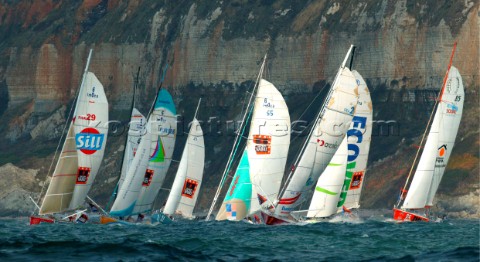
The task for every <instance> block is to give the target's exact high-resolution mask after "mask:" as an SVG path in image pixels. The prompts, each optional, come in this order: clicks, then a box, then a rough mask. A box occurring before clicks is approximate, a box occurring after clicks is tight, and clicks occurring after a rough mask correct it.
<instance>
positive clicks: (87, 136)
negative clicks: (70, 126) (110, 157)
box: [75, 127, 104, 155]
mask: <svg viewBox="0 0 480 262" xmlns="http://www.w3.org/2000/svg"><path fill="white" fill-rule="evenodd" d="M103 140H104V134H100V132H98V130H97V129H95V128H93V127H87V128H85V129H83V130H82V131H81V132H80V133H78V134H76V135H75V143H76V145H77V149H79V150H80V151H81V152H82V153H84V154H86V155H91V154H94V153H95V152H97V150H100V149H102V145H103Z"/></svg>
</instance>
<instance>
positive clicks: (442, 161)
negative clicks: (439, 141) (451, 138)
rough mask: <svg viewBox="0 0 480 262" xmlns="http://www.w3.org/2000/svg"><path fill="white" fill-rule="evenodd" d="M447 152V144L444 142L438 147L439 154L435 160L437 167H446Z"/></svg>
mask: <svg viewBox="0 0 480 262" xmlns="http://www.w3.org/2000/svg"><path fill="white" fill-rule="evenodd" d="M445 153H447V145H446V144H443V145H441V146H440V147H439V148H438V156H437V158H436V160H435V167H445V166H446V165H445V159H444V156H445Z"/></svg>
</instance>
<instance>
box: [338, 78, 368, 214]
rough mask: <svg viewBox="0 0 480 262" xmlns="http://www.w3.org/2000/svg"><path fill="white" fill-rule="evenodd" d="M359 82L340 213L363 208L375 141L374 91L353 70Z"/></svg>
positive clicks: (339, 205) (339, 204) (349, 138)
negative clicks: (373, 130)
mask: <svg viewBox="0 0 480 262" xmlns="http://www.w3.org/2000/svg"><path fill="white" fill-rule="evenodd" d="M352 73H353V75H354V76H355V78H356V81H357V84H358V103H357V107H356V110H355V115H354V117H353V119H352V124H351V125H350V129H349V130H348V131H347V140H348V159H347V166H346V168H347V170H346V173H345V181H344V185H343V187H342V193H341V195H340V199H339V202H338V204H337V206H338V212H341V211H343V207H346V208H347V209H352V208H359V207H360V195H361V193H362V188H363V184H364V181H365V173H366V171H367V162H368V153H369V152H370V142H371V141H372V120H373V115H372V114H373V107H372V99H371V98H370V92H369V90H368V87H367V84H366V83H365V80H363V78H362V76H361V75H360V74H359V73H358V72H357V71H355V70H353V71H352Z"/></svg>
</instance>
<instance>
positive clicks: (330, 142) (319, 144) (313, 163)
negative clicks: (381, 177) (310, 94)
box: [274, 46, 358, 217]
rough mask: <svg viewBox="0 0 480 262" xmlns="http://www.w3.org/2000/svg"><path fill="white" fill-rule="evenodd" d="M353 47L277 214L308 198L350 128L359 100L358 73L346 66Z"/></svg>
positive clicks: (322, 110) (341, 68)
mask: <svg viewBox="0 0 480 262" xmlns="http://www.w3.org/2000/svg"><path fill="white" fill-rule="evenodd" d="M352 48H353V46H352V47H351V48H350V50H349V51H348V53H347V56H346V57H345V60H344V61H343V63H342V66H341V67H340V69H339V71H338V73H337V75H336V77H335V80H334V82H333V84H332V88H331V90H330V93H329V94H328V96H327V98H326V100H325V103H324V104H323V106H322V109H321V110H320V112H319V114H318V115H317V117H316V119H315V122H314V123H315V124H314V126H313V128H312V129H311V132H310V134H309V137H308V138H307V140H306V142H305V144H304V145H303V148H302V152H301V153H300V154H299V155H298V157H297V160H296V161H295V164H294V167H293V170H292V171H291V172H290V174H289V177H288V178H287V183H286V188H285V189H284V191H283V193H282V195H281V196H280V199H279V200H278V202H277V205H276V206H275V213H274V214H275V216H278V217H288V216H289V214H290V213H291V212H292V211H293V210H294V208H296V207H297V206H298V205H299V204H301V203H302V202H304V201H305V200H307V196H310V193H311V191H312V189H313V186H314V185H315V184H316V182H317V180H318V178H319V177H320V174H321V173H322V172H323V171H324V169H325V168H326V167H327V165H328V163H329V162H330V161H331V159H332V157H333V155H334V154H335V152H336V151H337V148H338V146H339V145H340V143H341V142H342V139H343V137H344V136H345V134H346V132H347V129H348V127H349V123H350V122H351V121H352V118H353V115H354V113H355V107H356V105H357V101H358V86H357V83H356V81H355V76H354V75H353V74H352V72H350V70H349V69H348V68H347V67H346V66H345V64H346V61H347V59H348V57H349V55H350V52H351V50H352Z"/></svg>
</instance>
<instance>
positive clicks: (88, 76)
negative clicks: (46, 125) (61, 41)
mask: <svg viewBox="0 0 480 262" xmlns="http://www.w3.org/2000/svg"><path fill="white" fill-rule="evenodd" d="M91 55H92V50H90V53H89V56H88V59H87V65H86V66H85V71H84V74H83V78H82V83H81V85H80V90H79V92H78V97H77V101H76V104H75V111H74V113H73V117H72V122H71V123H70V126H69V128H68V133H67V136H66V138H65V142H64V144H63V147H62V151H61V153H60V156H59V159H58V161H57V165H56V167H55V170H54V172H53V175H52V178H51V181H50V184H49V186H48V189H47V192H46V194H45V196H44V198H43V201H42V204H41V205H40V207H39V211H38V214H39V215H52V214H56V213H62V212H65V211H68V210H74V209H77V208H80V207H81V206H82V205H83V204H84V202H85V198H86V197H87V193H88V191H89V190H90V187H91V185H92V184H93V182H94V180H95V177H96V175H97V173H98V169H99V167H100V164H101V162H102V159H103V154H104V151H105V144H106V142H107V132H108V102H107V98H106V96H105V92H104V90H103V86H102V84H101V83H100V81H99V80H98V79H97V77H96V76H95V75H94V74H93V73H91V72H88V66H89V63H90V58H91ZM40 222H53V220H52V219H44V218H42V217H35V216H32V217H31V219H30V223H31V224H38V223H40Z"/></svg>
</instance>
